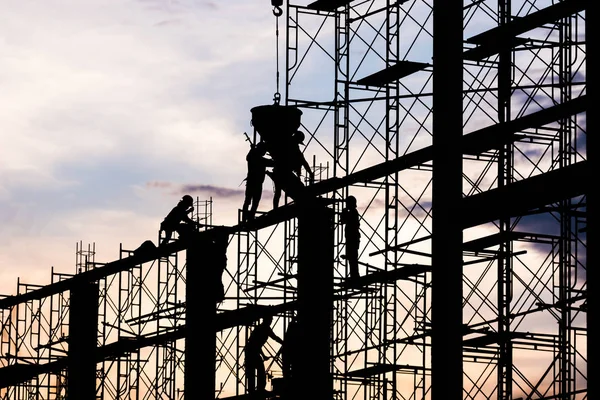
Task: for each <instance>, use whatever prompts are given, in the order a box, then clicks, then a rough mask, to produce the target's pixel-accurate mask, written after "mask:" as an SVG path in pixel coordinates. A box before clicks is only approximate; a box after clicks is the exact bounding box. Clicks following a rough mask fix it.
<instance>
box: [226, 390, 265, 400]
mask: <svg viewBox="0 0 600 400" xmlns="http://www.w3.org/2000/svg"><path fill="white" fill-rule="evenodd" d="M276 395H277V394H276V393H274V392H271V391H270V390H264V391H261V392H255V393H244V394H240V395H237V396H229V397H217V398H216V399H215V400H253V399H272V398H274V397H275V396H276Z"/></svg>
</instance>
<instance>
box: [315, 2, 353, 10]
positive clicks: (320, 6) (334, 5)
mask: <svg viewBox="0 0 600 400" xmlns="http://www.w3.org/2000/svg"><path fill="white" fill-rule="evenodd" d="M353 1H354V0H317V1H313V2H312V3H310V4H309V5H308V6H306V7H307V8H310V9H311V10H317V11H335V10H336V9H338V8H340V7H342V6H345V5H347V4H350V3H352V2H353Z"/></svg>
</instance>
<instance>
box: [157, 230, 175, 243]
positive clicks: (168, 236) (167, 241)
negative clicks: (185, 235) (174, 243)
mask: <svg viewBox="0 0 600 400" xmlns="http://www.w3.org/2000/svg"><path fill="white" fill-rule="evenodd" d="M163 230H164V229H163ZM164 232H165V237H164V238H163V240H162V242H160V244H161V245H163V244H167V243H169V240H171V236H172V235H173V231H170V230H164Z"/></svg>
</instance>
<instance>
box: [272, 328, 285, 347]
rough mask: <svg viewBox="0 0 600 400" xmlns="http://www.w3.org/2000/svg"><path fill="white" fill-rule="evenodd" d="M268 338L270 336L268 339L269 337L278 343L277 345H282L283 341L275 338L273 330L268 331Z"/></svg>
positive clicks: (277, 337)
mask: <svg viewBox="0 0 600 400" xmlns="http://www.w3.org/2000/svg"><path fill="white" fill-rule="evenodd" d="M269 336H270V337H271V338H272V339H273V340H275V341H276V342H277V343H279V344H283V339H281V338H280V337H279V336H277V335H276V334H275V332H273V330H270V331H269Z"/></svg>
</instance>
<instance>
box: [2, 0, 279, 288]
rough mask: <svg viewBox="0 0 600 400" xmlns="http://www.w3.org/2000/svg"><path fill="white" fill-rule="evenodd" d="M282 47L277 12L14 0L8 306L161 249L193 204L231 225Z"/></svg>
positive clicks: (7, 78) (6, 89)
mask: <svg viewBox="0 0 600 400" xmlns="http://www.w3.org/2000/svg"><path fill="white" fill-rule="evenodd" d="M275 43H276V42H275V17H274V15H273V13H272V7H271V5H270V2H268V1H238V0H228V1H226V2H222V1H218V2H217V1H202V0H86V1H72V0H71V1H69V0H49V1H43V2H37V1H29V0H7V1H5V2H3V6H2V13H0V53H1V54H2V59H3V61H2V63H0V86H1V87H2V96H0V108H1V109H2V112H0V138H1V141H0V294H13V293H15V290H16V282H17V277H20V278H21V279H22V281H24V282H28V283H39V284H45V283H48V282H49V280H50V268H51V267H52V266H53V267H54V268H55V270H58V271H61V272H67V273H73V272H74V271H75V261H76V258H75V253H76V244H77V243H82V245H83V247H84V248H86V247H87V246H88V244H93V245H94V246H95V250H96V261H102V262H108V261H112V260H114V259H116V258H118V256H119V254H118V253H119V244H120V243H122V244H123V246H124V247H125V248H129V249H133V248H136V247H137V246H138V245H139V244H140V243H142V242H143V241H144V240H147V239H150V240H154V241H156V240H157V236H158V228H159V224H160V221H162V218H164V216H165V215H166V213H168V211H169V210H170V209H171V208H172V207H173V206H174V205H175V204H176V203H177V201H178V200H179V198H180V197H181V196H182V195H183V194H185V193H188V194H191V195H193V196H194V197H195V198H198V199H199V200H201V201H203V200H210V199H211V198H212V200H213V211H214V217H213V222H214V223H216V224H232V223H234V222H235V220H236V218H237V211H236V210H237V209H238V208H240V207H241V204H242V201H243V185H242V184H241V183H242V180H243V179H244V177H245V173H246V171H245V168H246V164H245V154H246V152H247V150H248V142H246V141H245V136H244V132H251V131H250V130H251V129H252V128H251V126H250V118H251V113H250V109H251V108H252V107H254V106H257V105H262V104H270V103H271V102H272V98H273V94H274V92H275V91H276V77H275V70H276V51H275V50H276V48H275Z"/></svg>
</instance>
